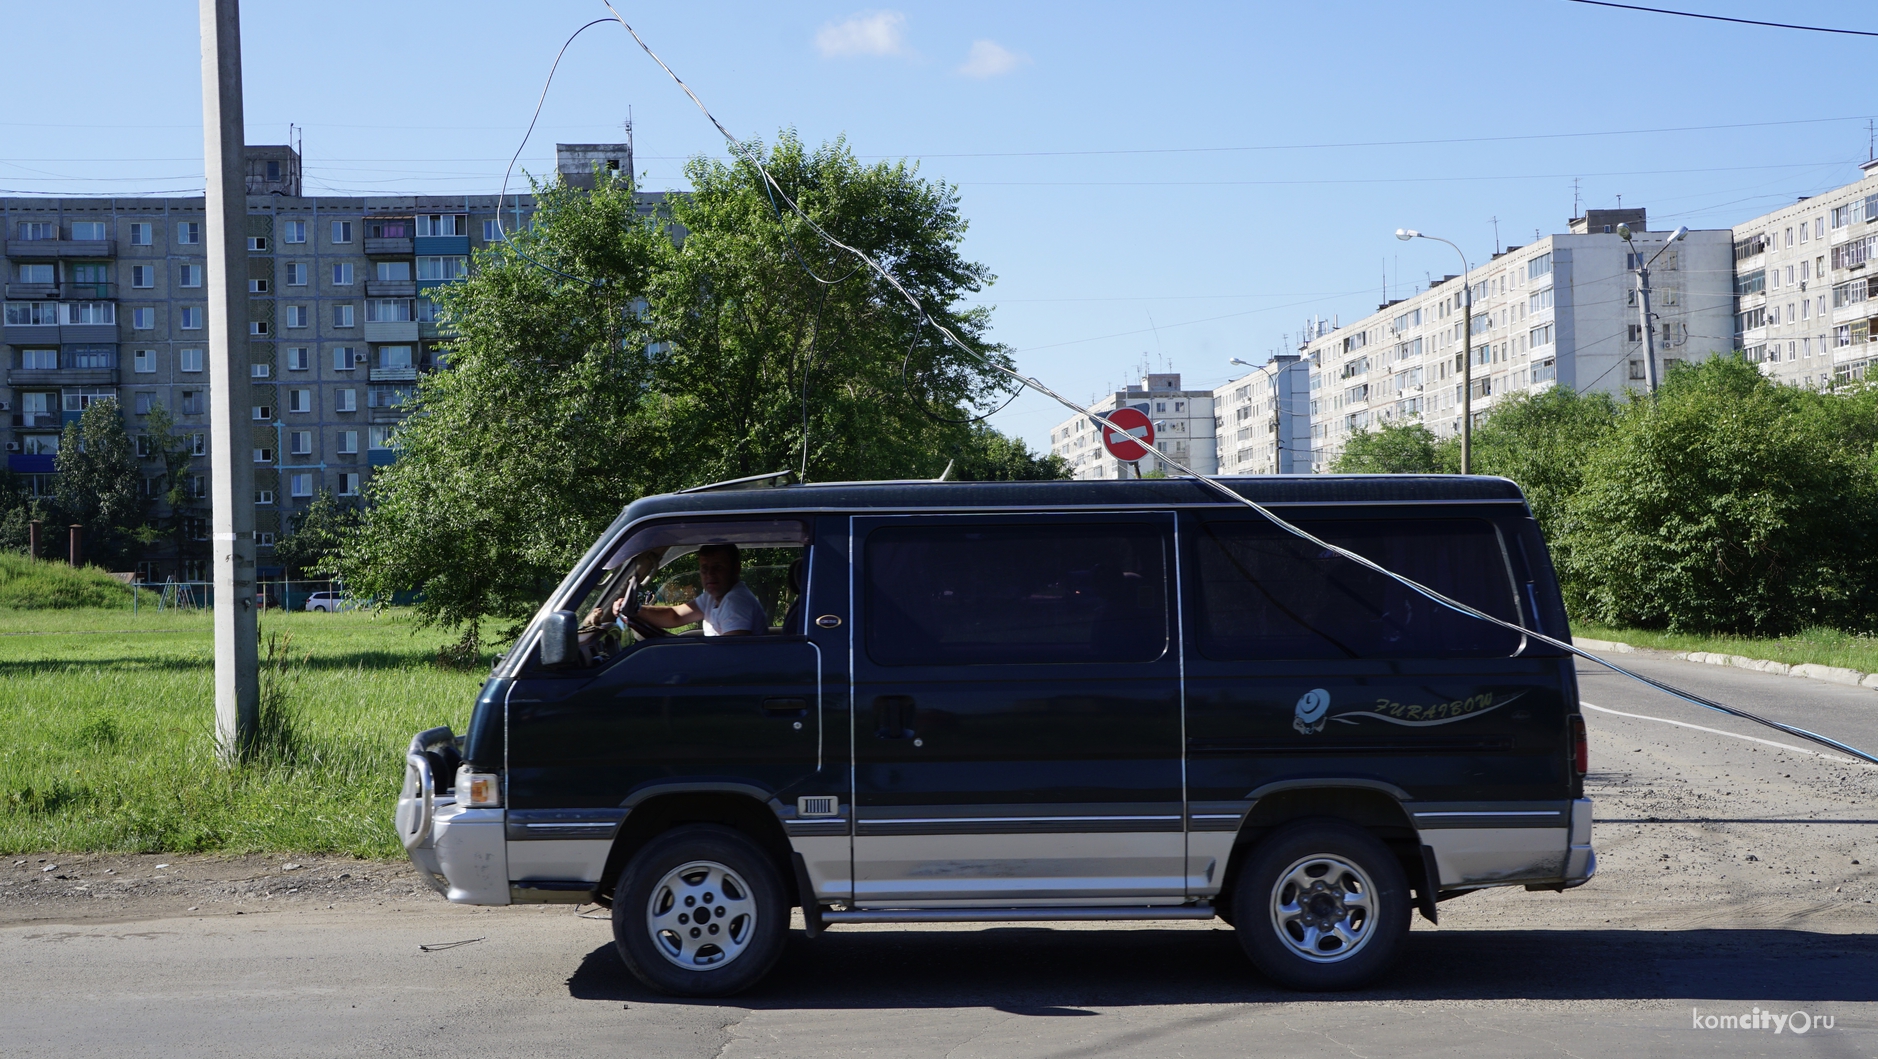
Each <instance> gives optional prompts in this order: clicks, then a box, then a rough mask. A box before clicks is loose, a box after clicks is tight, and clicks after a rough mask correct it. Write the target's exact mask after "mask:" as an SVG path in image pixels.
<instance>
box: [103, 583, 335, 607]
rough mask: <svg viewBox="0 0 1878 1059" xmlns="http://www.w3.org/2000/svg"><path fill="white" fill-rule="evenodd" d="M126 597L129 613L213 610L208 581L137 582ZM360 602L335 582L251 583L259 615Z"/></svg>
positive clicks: (212, 594)
mask: <svg viewBox="0 0 1878 1059" xmlns="http://www.w3.org/2000/svg"><path fill="white" fill-rule="evenodd" d="M132 587H133V588H135V589H136V590H137V591H135V592H132V593H131V595H130V607H131V610H132V612H133V613H134V612H137V611H140V610H142V609H143V608H145V607H153V608H155V609H156V610H158V611H166V610H212V609H214V607H215V583H214V582H212V581H138V582H135V583H133V585H132ZM363 603H364V601H362V600H358V599H354V598H353V597H352V596H350V595H348V594H347V593H346V588H345V585H343V584H341V583H340V582H337V581H306V580H292V579H287V578H280V579H276V580H267V581H257V582H256V583H255V592H254V605H255V606H256V607H258V608H259V609H260V611H261V613H263V614H265V613H267V612H268V611H270V610H275V611H279V610H301V611H304V610H313V611H325V612H328V613H330V612H334V611H341V610H357V609H358V608H359V607H360V606H361V605H362V604H363Z"/></svg>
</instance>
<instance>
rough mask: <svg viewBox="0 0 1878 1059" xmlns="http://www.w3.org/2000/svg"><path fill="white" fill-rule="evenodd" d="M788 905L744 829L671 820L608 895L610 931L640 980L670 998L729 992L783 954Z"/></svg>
mask: <svg viewBox="0 0 1878 1059" xmlns="http://www.w3.org/2000/svg"><path fill="white" fill-rule="evenodd" d="M788 929H789V906H788V903H787V899H786V897H785V896H784V894H783V886H782V879H781V877H780V876H779V875H778V874H777V872H776V868H775V865H773V864H771V863H770V859H769V857H768V856H767V855H765V854H764V852H763V851H762V849H761V848H759V847H758V846H757V845H756V844H755V843H754V842H751V841H750V840H749V839H748V838H746V837H744V836H743V835H742V834H740V833H738V832H736V831H734V830H732V829H730V828H727V827H718V826H714V825H694V826H690V827H681V828H676V829H673V830H671V831H667V832H666V833H664V834H662V835H660V836H658V837H657V838H655V839H653V840H652V841H651V842H649V843H647V844H646V846H645V848H644V849H641V850H640V851H639V852H638V853H637V854H635V855H634V856H633V859H632V860H631V861H630V862H629V863H628V864H627V865H626V870H625V872H624V873H623V874H622V875H621V877H620V881H619V885H618V887H617V888H616V889H615V891H614V896H613V939H614V942H615V943H616V944H617V945H618V946H619V953H620V957H621V959H623V960H624V961H625V963H626V967H627V969H628V970H630V971H632V973H633V976H634V977H636V978H638V979H639V980H640V981H641V982H644V983H645V984H646V985H648V986H650V987H652V988H653V989H656V990H658V991H659V992H661V993H669V994H671V995H673V996H729V995H730V994H732V993H736V992H740V991H742V990H744V989H748V988H749V987H750V986H752V985H755V984H756V982H757V980H758V979H760V978H762V977H763V976H764V975H765V974H767V973H768V972H769V969H770V967H771V966H772V965H773V964H775V962H776V959H777V957H779V956H781V955H782V949H783V941H784V938H785V936H786V934H787V933H788Z"/></svg>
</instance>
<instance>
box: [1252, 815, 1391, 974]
mask: <svg viewBox="0 0 1878 1059" xmlns="http://www.w3.org/2000/svg"><path fill="white" fill-rule="evenodd" d="M1233 911H1234V913H1235V916H1234V919H1235V921H1236V922H1235V927H1234V929H1235V930H1236V931H1237V932H1238V935H1239V944H1240V945H1241V946H1242V947H1243V948H1244V949H1245V952H1246V955H1247V956H1248V957H1250V958H1251V960H1252V962H1253V964H1254V965H1256V966H1257V967H1258V969H1259V970H1260V971H1262V972H1263V973H1264V974H1265V976H1266V977H1268V978H1270V979H1271V980H1272V981H1274V982H1276V983H1277V984H1279V985H1282V986H1285V987H1287V988H1290V989H1305V990H1336V989H1354V988H1356V987H1358V986H1361V985H1363V984H1364V983H1365V982H1368V981H1369V980H1370V979H1372V978H1374V977H1375V976H1376V975H1378V974H1380V973H1382V971H1384V970H1385V969H1386V968H1387V967H1388V966H1389V964H1391V963H1392V962H1394V960H1395V956H1396V952H1397V950H1399V949H1400V948H1401V945H1402V939H1403V937H1404V936H1405V935H1406V934H1407V933H1408V924H1409V894H1408V880H1407V878H1406V877H1405V876H1404V875H1403V873H1402V866H1401V865H1400V864H1398V863H1397V862H1396V859H1395V856H1394V854H1392V853H1390V852H1389V847H1387V846H1385V845H1383V844H1382V842H1381V841H1379V840H1378V839H1377V838H1376V836H1374V835H1372V834H1370V833H1369V832H1367V831H1364V830H1363V829H1362V828H1359V827H1355V826H1353V825H1351V824H1346V823H1343V822H1342V821H1338V820H1300V821H1297V822H1295V823H1292V824H1287V825H1285V826H1284V827H1281V828H1279V829H1278V830H1277V831H1274V832H1273V833H1272V834H1271V835H1269V836H1267V837H1266V838H1265V839H1264V840H1263V841H1261V842H1260V843H1259V844H1258V845H1257V846H1256V847H1254V848H1253V850H1252V852H1251V853H1250V854H1248V855H1247V857H1246V860H1245V863H1244V864H1243V865H1242V866H1241V869H1240V872H1239V880H1238V883H1237V885H1236V886H1235V887H1234V888H1233Z"/></svg>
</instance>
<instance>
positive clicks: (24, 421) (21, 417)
mask: <svg viewBox="0 0 1878 1059" xmlns="http://www.w3.org/2000/svg"><path fill="white" fill-rule="evenodd" d="M64 425H65V422H64V420H63V419H61V418H60V415H59V413H58V412H15V413H13V428H14V429H15V430H52V429H57V428H60V427H63V426H64Z"/></svg>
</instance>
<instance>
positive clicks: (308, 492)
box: [287, 473, 313, 497]
mask: <svg viewBox="0 0 1878 1059" xmlns="http://www.w3.org/2000/svg"><path fill="white" fill-rule="evenodd" d="M287 481H288V483H289V484H290V485H291V487H292V490H293V495H294V496H296V497H305V496H312V495H313V476H312V475H311V474H304V473H303V474H293V475H288V476H287Z"/></svg>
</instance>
